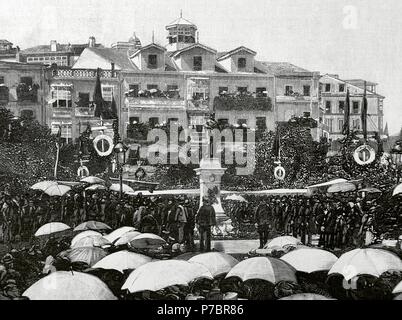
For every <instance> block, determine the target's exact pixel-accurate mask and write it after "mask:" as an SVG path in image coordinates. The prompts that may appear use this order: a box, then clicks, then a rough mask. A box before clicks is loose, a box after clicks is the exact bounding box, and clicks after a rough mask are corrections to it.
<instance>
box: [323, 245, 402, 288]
mask: <svg viewBox="0 0 402 320" xmlns="http://www.w3.org/2000/svg"><path fill="white" fill-rule="evenodd" d="M394 270H395V271H402V260H401V259H400V258H399V257H398V256H397V255H395V254H394V253H392V252H390V251H387V250H382V249H373V248H367V249H354V250H352V251H348V252H346V253H344V254H343V255H341V256H340V257H339V259H338V260H337V261H336V262H335V264H334V265H333V266H332V268H331V270H329V272H328V274H329V275H330V274H336V273H337V274H341V275H343V276H344V277H345V279H346V280H350V279H352V278H353V277H356V276H358V275H361V274H369V275H373V276H376V277H379V276H381V274H383V273H384V272H386V271H394Z"/></svg>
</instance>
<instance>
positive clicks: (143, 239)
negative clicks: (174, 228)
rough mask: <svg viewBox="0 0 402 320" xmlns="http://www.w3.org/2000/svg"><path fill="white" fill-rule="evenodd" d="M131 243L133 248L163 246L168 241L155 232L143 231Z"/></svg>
mask: <svg viewBox="0 0 402 320" xmlns="http://www.w3.org/2000/svg"><path fill="white" fill-rule="evenodd" d="M129 243H130V246H131V247H133V248H139V249H147V248H155V247H160V246H163V245H164V244H166V241H165V240H164V239H162V238H161V237H160V236H158V235H156V234H153V233H141V234H139V235H138V236H136V237H135V238H134V239H133V240H131V241H130V242H129Z"/></svg>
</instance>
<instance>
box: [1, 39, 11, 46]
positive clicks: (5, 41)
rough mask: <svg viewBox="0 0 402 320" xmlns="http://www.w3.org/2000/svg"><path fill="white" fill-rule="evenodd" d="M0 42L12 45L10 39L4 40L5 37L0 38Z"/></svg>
mask: <svg viewBox="0 0 402 320" xmlns="http://www.w3.org/2000/svg"><path fill="white" fill-rule="evenodd" d="M0 44H3V45H4V44H11V45H12V42H10V41H8V40H6V39H0Z"/></svg>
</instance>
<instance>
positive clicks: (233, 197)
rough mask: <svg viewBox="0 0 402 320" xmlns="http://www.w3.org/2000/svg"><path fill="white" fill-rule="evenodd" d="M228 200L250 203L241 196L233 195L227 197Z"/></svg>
mask: <svg viewBox="0 0 402 320" xmlns="http://www.w3.org/2000/svg"><path fill="white" fill-rule="evenodd" d="M226 200H232V201H240V202H248V201H247V200H246V199H244V198H243V197H242V196H240V195H238V194H232V195H230V196H228V197H226Z"/></svg>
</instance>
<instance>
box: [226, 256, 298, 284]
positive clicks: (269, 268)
mask: <svg viewBox="0 0 402 320" xmlns="http://www.w3.org/2000/svg"><path fill="white" fill-rule="evenodd" d="M230 277H238V278H240V279H241V280H243V281H246V280H251V279H261V280H266V281H269V282H271V283H273V284H275V283H278V282H280V281H291V282H296V283H297V278H296V270H295V269H294V268H293V267H292V266H291V265H289V264H287V263H286V262H284V261H282V260H279V259H276V258H271V257H255V258H249V259H246V260H243V261H241V262H239V263H238V264H236V265H235V266H234V267H233V269H232V270H230V271H229V273H228V274H227V275H226V278H230Z"/></svg>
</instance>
